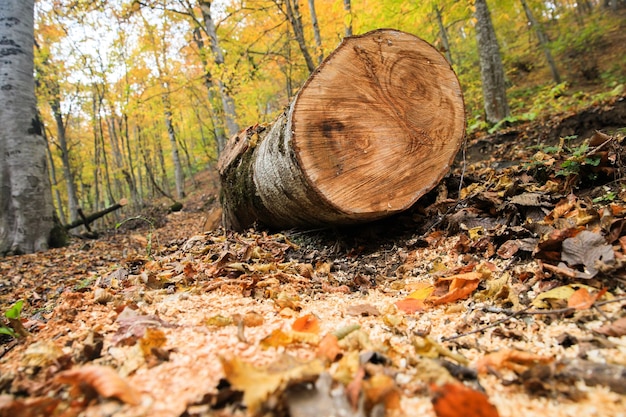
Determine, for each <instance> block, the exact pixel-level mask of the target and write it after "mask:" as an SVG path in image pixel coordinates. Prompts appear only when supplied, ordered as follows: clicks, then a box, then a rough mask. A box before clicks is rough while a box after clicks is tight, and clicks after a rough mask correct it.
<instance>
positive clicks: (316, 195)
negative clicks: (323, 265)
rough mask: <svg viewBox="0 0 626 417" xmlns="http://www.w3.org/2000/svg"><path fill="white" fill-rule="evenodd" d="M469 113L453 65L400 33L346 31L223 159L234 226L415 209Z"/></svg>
mask: <svg viewBox="0 0 626 417" xmlns="http://www.w3.org/2000/svg"><path fill="white" fill-rule="evenodd" d="M464 129H465V112H464V106H463V98H462V95H461V89H460V85H459V82H458V80H457V78H456V75H455V74H454V72H453V71H452V68H451V67H450V64H449V63H448V62H447V61H446V60H445V58H444V57H443V56H442V55H441V54H440V53H439V52H438V51H437V50H436V49H435V48H433V47H432V46H431V45H429V44H428V43H426V42H424V41H423V40H421V39H419V38H417V37H415V36H413V35H410V34H407V33H403V32H399V31H396V30H389V29H382V30H377V31H373V32H369V33H367V34H365V35H362V36H356V37H351V38H346V39H344V41H343V42H342V43H341V44H340V45H339V47H338V48H337V49H336V50H335V51H334V52H333V53H332V54H330V55H329V56H328V57H327V58H326V59H325V60H324V61H323V62H322V64H321V65H320V66H319V67H318V68H317V70H316V71H315V72H314V73H313V74H312V75H311V77H310V78H309V79H308V80H307V82H306V83H305V84H304V86H303V87H302V88H301V90H300V91H299V93H298V94H297V95H296V97H295V98H294V100H293V101H292V103H291V105H290V106H289V108H288V110H286V111H285V113H283V114H282V115H281V116H280V117H279V118H278V119H277V120H276V122H275V123H274V124H273V125H272V126H268V127H266V126H259V125H256V126H253V127H250V128H248V129H246V130H244V131H243V132H241V133H240V134H239V135H238V136H235V137H233V138H231V140H230V141H229V143H228V144H227V147H226V148H225V150H224V152H223V154H222V157H221V158H220V160H219V162H218V170H219V172H220V176H221V181H222V206H223V209H224V220H225V224H226V226H228V227H232V228H234V229H243V228H246V227H249V226H251V225H254V224H255V223H261V224H263V225H266V226H269V227H273V228H289V227H294V226H297V227H309V226H330V225H336V224H350V223H358V222H364V221H370V220H375V219H379V218H382V217H385V216H389V215H391V214H394V213H398V212H400V211H402V210H405V209H407V208H409V207H410V206H411V205H413V203H415V202H416V201H417V199H419V198H420V197H421V196H422V195H423V194H425V193H426V192H428V191H429V190H430V189H432V188H433V187H434V186H436V185H437V183H438V182H439V181H440V180H441V178H442V177H443V176H444V175H445V173H446V172H447V171H448V169H449V167H450V165H451V163H452V161H453V159H454V157H455V155H456V153H457V151H458V149H459V147H460V145H461V142H462V139H463V134H464Z"/></svg>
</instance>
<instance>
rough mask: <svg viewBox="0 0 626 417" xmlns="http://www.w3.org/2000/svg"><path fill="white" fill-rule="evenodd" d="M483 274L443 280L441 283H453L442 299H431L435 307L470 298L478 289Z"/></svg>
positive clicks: (458, 276) (470, 274)
mask: <svg viewBox="0 0 626 417" xmlns="http://www.w3.org/2000/svg"><path fill="white" fill-rule="evenodd" d="M482 277H483V274H482V273H480V272H467V273H465V274H458V275H453V276H451V277H447V278H441V279H440V280H439V282H442V281H451V282H450V287H449V288H448V293H447V294H444V295H442V296H440V297H436V298H433V299H431V301H432V303H433V304H434V305H438V304H445V303H452V302H454V301H458V300H462V299H464V298H467V297H469V295H470V294H471V293H473V292H474V290H476V288H478V284H479V283H480V279H481V278H482Z"/></svg>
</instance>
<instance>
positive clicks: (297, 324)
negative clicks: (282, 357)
mask: <svg viewBox="0 0 626 417" xmlns="http://www.w3.org/2000/svg"><path fill="white" fill-rule="evenodd" d="M291 328H292V329H293V331H295V332H304V333H315V334H317V333H319V331H320V323H319V320H318V319H317V317H315V316H314V315H313V314H307V315H306V316H302V317H299V318H297V319H296V321H294V322H293V324H292V325H291Z"/></svg>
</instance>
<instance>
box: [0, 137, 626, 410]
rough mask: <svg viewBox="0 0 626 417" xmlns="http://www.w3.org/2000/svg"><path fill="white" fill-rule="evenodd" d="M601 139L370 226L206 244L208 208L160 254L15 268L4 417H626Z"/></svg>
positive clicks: (625, 239) (610, 196) (613, 159)
mask: <svg viewBox="0 0 626 417" xmlns="http://www.w3.org/2000/svg"><path fill="white" fill-rule="evenodd" d="M596 136H597V137H596ZM596 136H592V138H591V139H590V140H588V141H586V142H581V143H580V144H579V145H578V148H576V149H575V150H574V151H572V150H571V149H570V151H568V150H567V149H566V147H565V146H564V145H563V143H561V145H560V148H559V146H557V147H556V149H559V150H558V151H557V152H555V151H554V150H547V149H536V148H530V147H528V148H523V147H519V148H516V149H508V151H509V152H510V153H509V154H506V153H505V152H504V151H503V150H502V149H501V150H499V151H498V152H494V154H496V155H497V156H498V158H501V159H497V160H496V159H492V160H488V159H487V160H486V159H484V158H483V159H480V160H478V161H469V163H468V165H467V166H466V167H465V168H462V167H457V168H455V170H454V171H453V172H452V173H451V174H450V175H449V176H448V177H447V178H446V179H445V180H444V181H443V182H442V183H441V184H440V186H439V187H438V188H437V189H435V190H433V191H432V192H431V193H429V194H427V195H426V196H425V197H424V198H422V199H421V200H420V202H419V203H418V204H417V205H416V206H415V207H414V208H413V209H411V210H410V211H408V212H406V213H403V214H401V215H399V216H396V217H394V218H392V219H388V220H384V221H381V222H377V223H374V224H372V225H366V226H359V227H353V228H346V229H342V230H338V231H288V232H283V233H277V234H270V233H268V232H264V231H255V230H250V231H247V232H245V233H233V232H229V231H224V230H222V229H219V228H217V229H210V230H206V231H205V230H203V228H204V227H205V226H204V220H203V218H202V216H203V215H205V207H204V206H203V203H202V199H201V197H200V196H198V198H197V200H195V202H194V200H193V198H190V199H189V201H188V202H187V203H186V209H185V210H183V211H182V212H179V213H171V214H168V215H167V217H166V219H165V220H164V221H163V222H162V223H163V224H164V226H163V227H161V228H159V229H157V231H156V232H157V233H159V239H158V241H159V243H158V244H157V245H158V247H157V246H155V245H154V242H153V243H152V244H153V249H154V250H155V255H152V256H146V251H145V247H144V246H143V244H142V242H143V243H144V244H145V241H143V240H142V239H137V238H136V237H133V236H135V235H137V234H138V231H137V230H133V231H132V233H133V234H132V235H131V234H126V233H124V232H123V231H117V232H116V233H110V234H106V235H104V236H102V237H101V238H100V239H98V240H94V241H77V242H74V243H73V244H72V245H71V246H70V247H68V248H64V249H56V250H52V251H49V252H46V253H41V254H35V255H24V256H20V257H12V258H6V259H2V260H0V272H1V273H2V277H3V278H2V281H1V284H0V306H1V307H2V308H3V311H8V310H10V307H11V306H12V305H13V304H14V303H15V302H16V301H18V300H24V307H23V311H21V314H19V315H18V316H19V317H17V316H16V315H15V314H12V315H11V317H10V319H11V320H9V317H6V318H5V319H3V321H2V323H0V324H1V325H2V326H4V327H5V328H6V329H8V330H7V331H6V332H3V333H2V334H0V337H1V339H0V343H1V344H0V415H12V416H13V415H20V416H36V415H51V416H54V415H59V416H61V415H63V416H78V415H85V416H96V415H111V416H136V415H154V416H244V415H250V416H255V415H258V416H261V415H263V416H270V415H271V416H295V417H298V416H302V417H308V416H314V415H315V416H319V415H327V416H332V415H344V416H359V417H361V416H382V415H389V416H394V415H402V416H438V417H444V416H451V415H459V413H462V415H467V416H516V415H525V416H533V415H537V416H540V415H541V416H543V415H546V414H549V415H553V416H561V415H563V416H565V415H571V414H572V413H576V414H579V413H585V414H589V415H619V413H622V414H623V410H624V409H626V397H625V396H626V393H625V392H624V388H623V380H624V378H625V377H626V340H625V339H624V336H625V334H626V330H625V329H626V326H625V325H624V319H625V318H626V317H625V314H626V313H625V312H626V294H625V293H624V290H625V285H626V264H625V261H624V259H625V255H626V227H625V225H626V201H625V200H626V189H624V188H623V185H622V184H623V182H621V179H622V178H623V174H624V166H622V165H620V164H621V162H620V161H623V160H624V150H623V149H624V148H623V146H624V137H623V136H622V135H620V134H602V135H599V134H598V135H596ZM598 138H601V139H602V141H600V139H598ZM509 148H512V147H509ZM507 156H508V157H510V158H511V159H512V160H517V161H520V162H518V163H513V164H510V163H502V158H503V157H507ZM574 162H576V163H577V164H578V165H575V164H574ZM209 181H210V179H209V180H207V182H209ZM139 234H140V233H139ZM18 322H19V325H18V324H17V323H18ZM20 325H21V326H23V328H24V332H22V331H21V330H20V333H21V334H22V335H21V337H18V338H14V337H13V336H11V335H10V333H11V332H10V330H11V329H19V328H20V327H19V326H20Z"/></svg>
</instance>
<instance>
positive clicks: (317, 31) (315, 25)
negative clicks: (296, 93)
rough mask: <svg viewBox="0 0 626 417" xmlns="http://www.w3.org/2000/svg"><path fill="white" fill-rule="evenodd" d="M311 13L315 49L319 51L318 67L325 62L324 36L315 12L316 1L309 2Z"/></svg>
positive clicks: (310, 0)
mask: <svg viewBox="0 0 626 417" xmlns="http://www.w3.org/2000/svg"><path fill="white" fill-rule="evenodd" d="M309 13H310V14H311V26H313V37H314V38H315V48H316V49H317V51H316V52H317V65H319V64H321V63H322V61H323V60H324V50H323V49H322V35H321V34H320V25H319V23H318V22H317V12H316V11H315V0H309Z"/></svg>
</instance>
